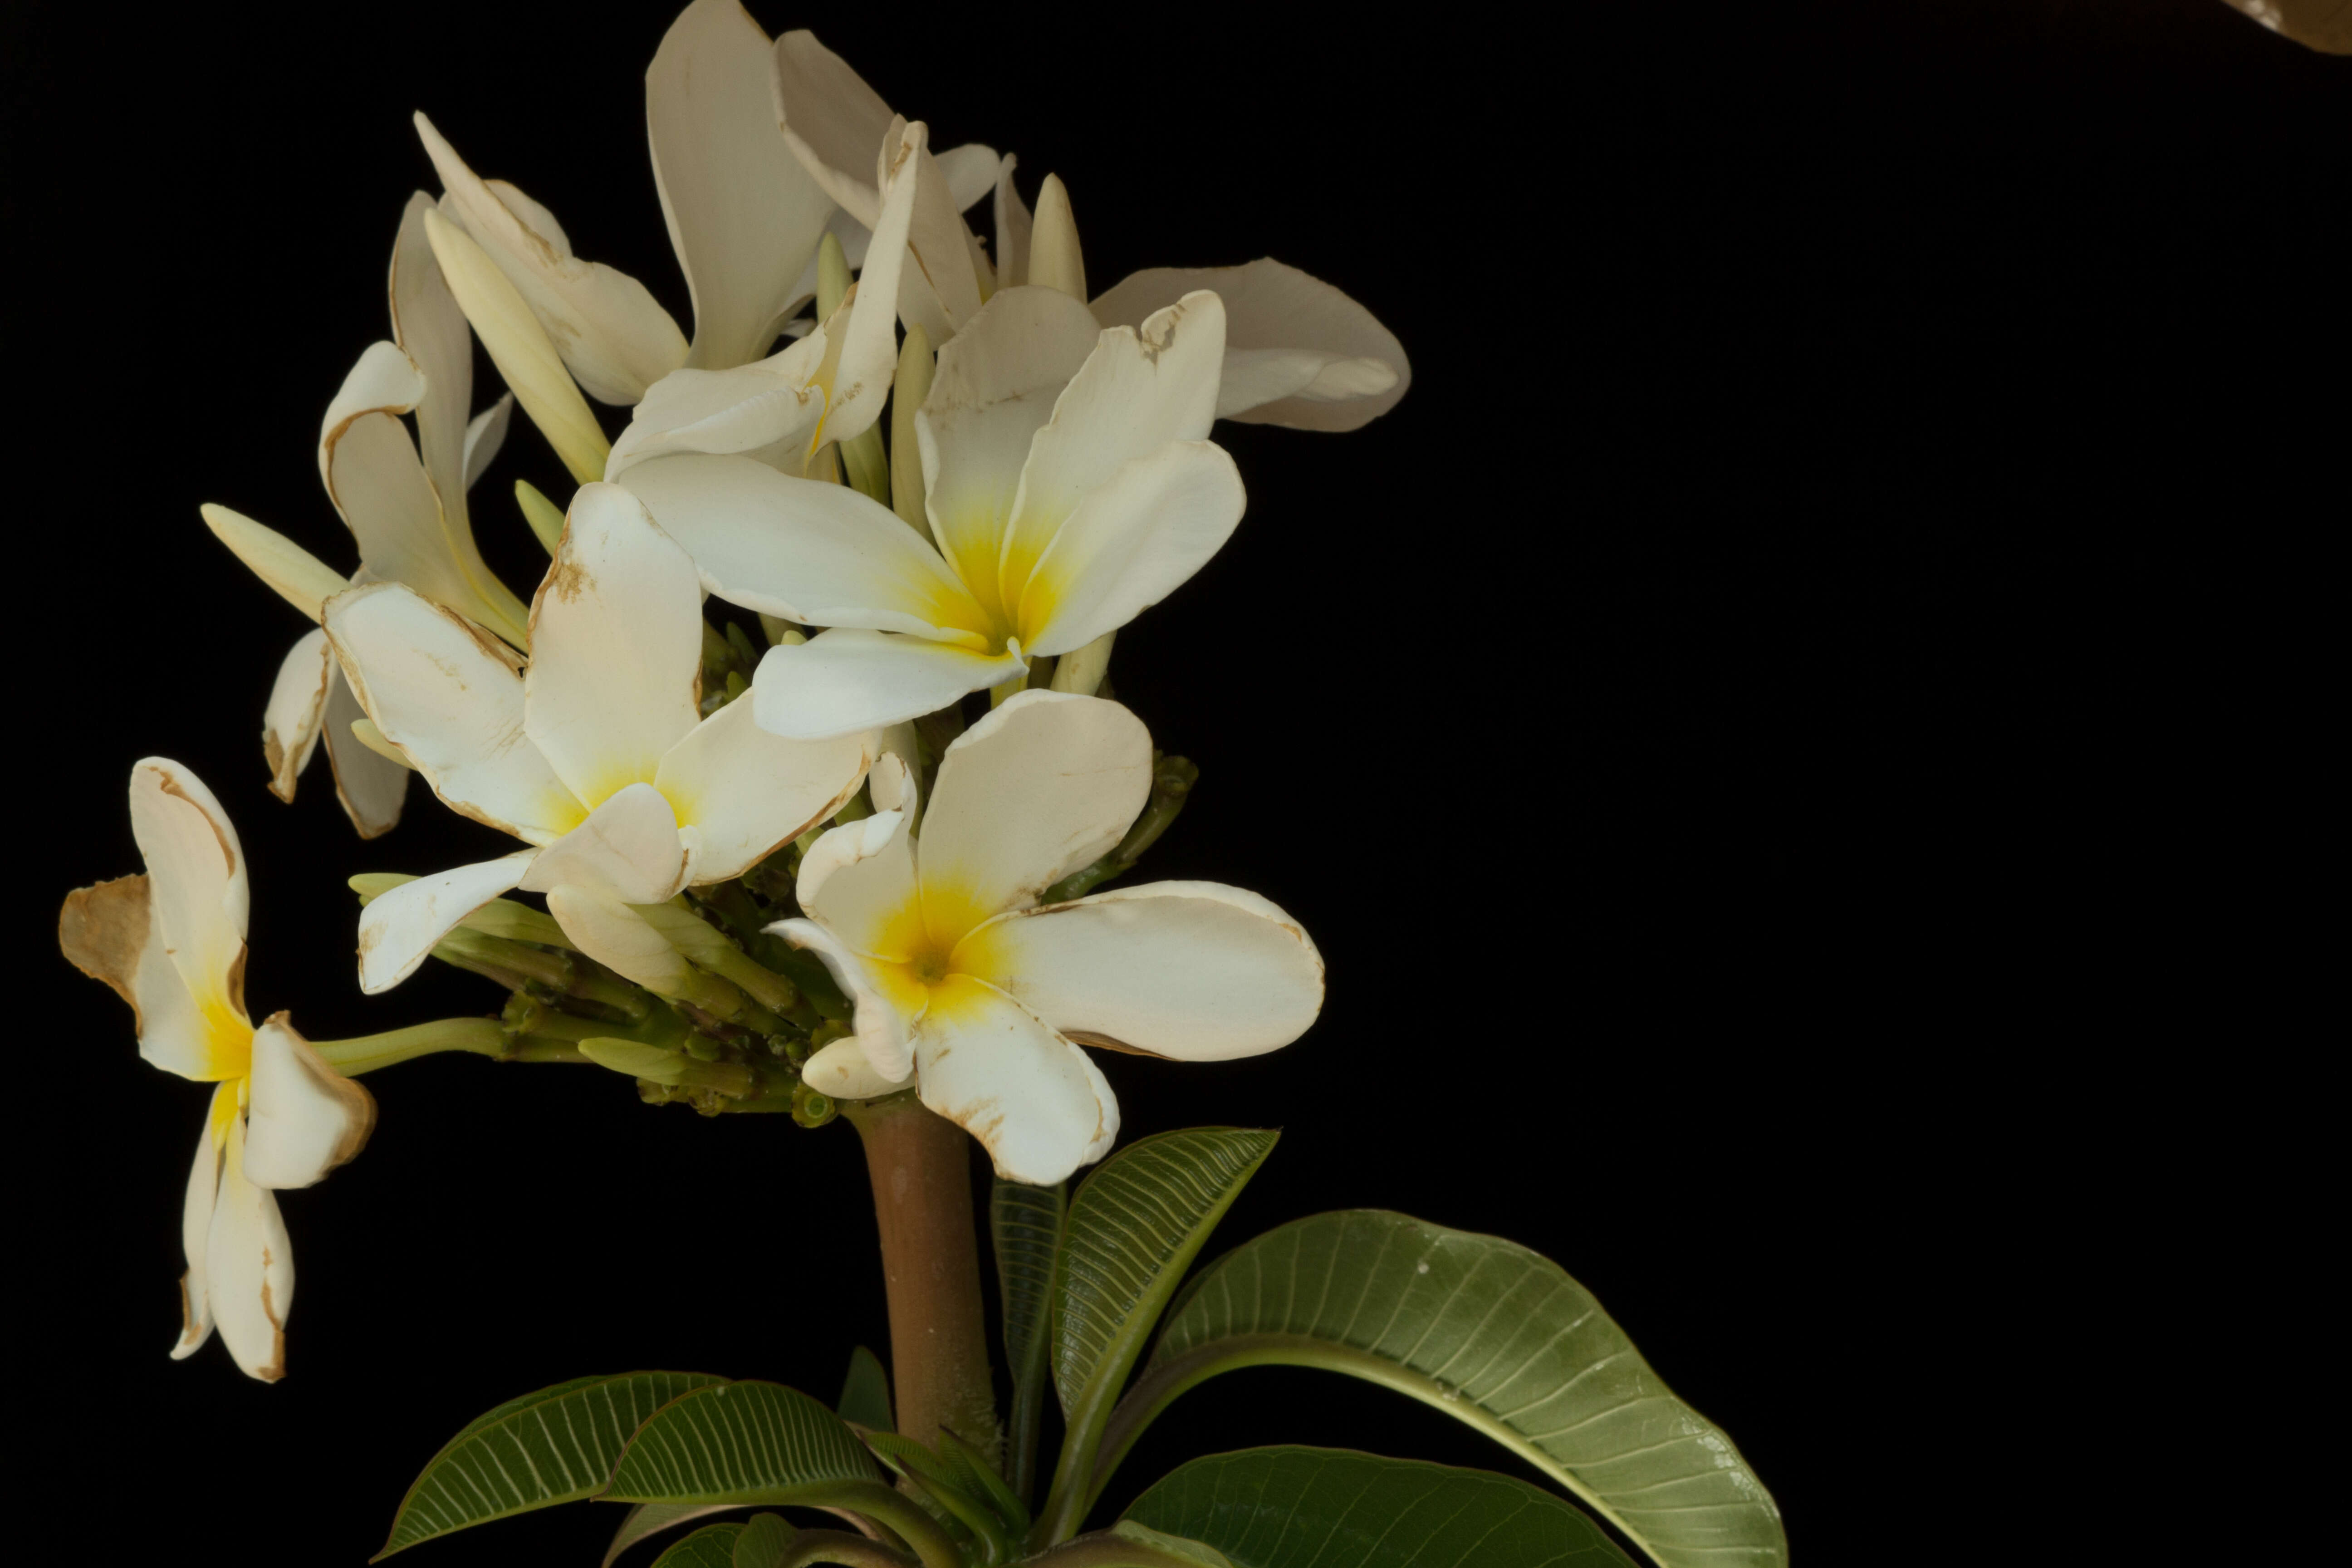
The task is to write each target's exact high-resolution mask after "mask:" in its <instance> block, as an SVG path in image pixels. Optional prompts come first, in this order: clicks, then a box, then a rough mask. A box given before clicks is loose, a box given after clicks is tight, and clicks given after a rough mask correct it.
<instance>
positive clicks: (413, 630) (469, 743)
mask: <svg viewBox="0 0 2352 1568" xmlns="http://www.w3.org/2000/svg"><path fill="white" fill-rule="evenodd" d="M327 637H328V639H329V641H331V643H332V644H333V645H334V648H335V654H336V657H337V658H339V659H340V660H341V664H342V670H343V676H344V679H347V680H349V681H350V682H351V683H352V694H353V695H354V696H356V697H357V698H358V699H359V702H360V706H361V707H362V708H364V709H365V710H367V715H368V717H369V718H370V719H372V720H373V721H375V727H376V728H377V729H379V730H381V731H383V736H384V739H385V740H387V741H389V742H392V743H393V744H394V745H395V746H397V747H399V748H400V750H401V751H402V752H403V753H404V754H405V755H406V756H407V758H408V760H409V761H410V762H411V763H415V765H416V771H417V772H419V773H423V774H424V775H425V783H427V784H431V785H432V786H433V789H434V793H435V794H436V795H439V796H440V797H441V798H442V799H443V800H444V801H446V802H447V803H448V805H450V806H451V808H452V809H454V810H457V811H458V812H462V813H463V814H464V815H466V816H470V817H472V818H474V819H475V820H476V821H477V822H484V823H488V825H489V826H492V827H496V828H499V829H500V830H502V831H504V832H507V833H511V834H513V835H514V836H515V837H518V838H524V839H528V840H530V842H532V843H534V844H544V843H547V842H549V841H550V840H551V839H553V838H554V837H557V836H558V835H560V834H562V833H565V832H568V831H569V830H570V829H571V828H572V827H573V826H577V825H578V824H579V822H580V821H581V819H582V818H583V817H584V816H587V807H586V806H584V805H582V804H581V803H580V801H579V799H578V797H576V796H575V795H572V792H571V791H570V790H569V789H567V788H565V787H564V784H563V782H562V780H561V779H559V778H557V777H556V775H555V771H554V769H552V768H551V767H550V766H549V765H548V763H547V759H546V758H545V757H542V756H541V755H540V752H539V748H538V747H536V746H534V745H532V744H531V742H530V737H529V736H527V735H526V734H525V733H524V732H523V683H522V678H521V677H520V676H519V675H517V674H516V673H515V670H514V667H513V666H512V665H511V664H509V663H508V662H507V661H508V659H509V658H510V657H511V656H510V655H509V654H507V653H506V652H505V651H504V649H503V648H501V647H499V646H498V645H497V644H494V643H493V642H491V641H490V639H489V638H488V637H487V636H485V635H484V634H483V633H482V632H480V631H478V629H476V628H475V627H474V626H471V625H470V624H468V623H467V622H466V621H465V620H463V619H461V618H460V617H458V616H454V615H452V614H450V613H449V612H448V611H447V610H445V609H443V608H442V607H441V606H440V605H436V604H434V603H433V602H432V601H431V600H429V599H426V598H425V597H424V596H423V595H419V594H416V593H415V592H413V591H411V590H410V589H408V588H406V587H404V586H403V585H402V584H398V583H371V584H367V585H365V586H363V587H359V588H353V589H352V590H351V591H350V592H349V593H345V594H339V595H336V596H335V597H334V598H332V599H331V600H329V601H328V602H327Z"/></svg>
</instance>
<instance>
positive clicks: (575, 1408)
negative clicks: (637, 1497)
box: [371, 1372, 724, 1561]
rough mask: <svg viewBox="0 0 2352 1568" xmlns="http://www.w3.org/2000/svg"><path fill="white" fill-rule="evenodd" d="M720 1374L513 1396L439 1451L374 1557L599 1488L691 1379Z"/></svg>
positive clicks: (632, 1377) (647, 1376)
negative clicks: (638, 1433) (643, 1427)
mask: <svg viewBox="0 0 2352 1568" xmlns="http://www.w3.org/2000/svg"><path fill="white" fill-rule="evenodd" d="M723 1383H724V1380H723V1379H720V1378H715V1377H707V1376H704V1375H703V1374H701V1373H691V1372H632V1373H622V1374H621V1375H620V1376H618V1377H575V1378H573V1379H572V1380H571V1381H570V1382H568V1383H559V1384H555V1385H554V1386H553V1387H551V1388H542V1389H541V1390H540V1391H539V1392H537V1393H536V1394H524V1395H523V1396H522V1397H520V1398H519V1399H510V1400H509V1401H507V1402H506V1403H505V1404H504V1405H499V1407H498V1408H496V1409H494V1410H491V1411H489V1412H488V1413H487V1414H485V1415H480V1416H478V1417H476V1418H475V1420H473V1421H472V1422H471V1423H469V1424H468V1425H467V1426H466V1428H465V1430H463V1431H461V1432H459V1433H458V1434H457V1436H455V1437H453V1438H451V1439H450V1440H449V1442H448V1443H447V1444H446V1445H445V1446H444V1447H443V1448H442V1449H441V1451H440V1452H439V1453H438V1454H436V1455H435V1456H434V1457H433V1459H432V1462H431V1463H429V1464H427V1465H426V1466H425V1469H424V1471H423V1473H421V1474H420V1475H418V1477H417V1478H416V1479H415V1482H414V1483H413V1484H412V1485H411V1486H410V1487H409V1489H408V1495H407V1496H406V1497H404V1498H403V1499H401V1501H400V1511H399V1512H398V1513H397V1514H395V1515H394V1518H393V1521H392V1534H391V1535H390V1537H388V1538H387V1539H386V1540H385V1542H384V1543H383V1551H381V1552H377V1553H376V1554H375V1557H374V1558H373V1559H371V1561H380V1560H382V1559H383V1558H385V1557H389V1556H391V1555H392V1554H393V1553H394V1552H404V1551H406V1550H407V1549H408V1548H409V1547H412V1546H414V1545H415V1544H416V1543H417V1542H420V1541H430V1540H431V1539H433V1537H435V1536H436V1535H446V1534H447V1533H448V1532H449V1531H453V1530H464V1529H466V1528H467V1526H469V1525H476V1524H481V1523H485V1522H487V1521H490V1520H493V1519H504V1518H506V1517H507V1516H508V1515H509V1514H516V1513H523V1512H527V1511H528V1510H531V1509H539V1508H547V1507H549V1506H551V1505H552V1504H555V1503H559V1502H572V1501H574V1500H577V1499H580V1498H584V1497H589V1496H592V1495H593V1494H594V1493H595V1492H597V1491H598V1490H599V1489H602V1488H603V1487H604V1483H605V1482H606V1481H607V1480H608V1479H611V1477H612V1474H613V1462H614V1459H616V1458H619V1457H620V1454H621V1450H622V1448H623V1447H624V1446H625V1445H626V1444H627V1442H628V1440H629V1435H630V1434H631V1433H633V1432H635V1430H636V1429H637V1427H638V1426H639V1425H640V1424H641V1423H643V1422H644V1421H645V1420H646V1418H647V1417H648V1416H650V1415H653V1413H654V1412H655V1411H656V1410H658V1409H660V1408H661V1407H662V1406H663V1405H666V1404H667V1403H668V1402H669V1401H670V1400H672V1399H675V1398H677V1396H678V1395H679V1394H684V1393H686V1392H688V1390H689V1389H699V1388H709V1387H711V1386H714V1385H721V1384H723Z"/></svg>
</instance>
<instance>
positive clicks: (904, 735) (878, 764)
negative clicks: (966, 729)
mask: <svg viewBox="0 0 2352 1568" xmlns="http://www.w3.org/2000/svg"><path fill="white" fill-rule="evenodd" d="M920 745H921V742H920V741H919V738H918V737H917V736H916V733H915V727H914V725H912V724H893V725H891V726H890V727H889V728H888V729H887V730H885V731H882V740H881V748H882V754H881V755H880V756H878V757H877V758H875V759H874V772H873V773H872V774H870V775H869V777H868V779H867V784H866V792H867V794H868V795H871V796H872V797H873V801H874V809H875V810H877V811H903V812H905V813H906V814H907V815H908V816H910V817H911V816H914V815H915V774H914V772H913V770H912V769H911V768H910V767H908V763H907V759H908V758H909V757H913V756H917V755H919V754H920V752H919V747H920Z"/></svg>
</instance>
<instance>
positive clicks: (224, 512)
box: [196, 501, 351, 621]
mask: <svg viewBox="0 0 2352 1568" xmlns="http://www.w3.org/2000/svg"><path fill="white" fill-rule="evenodd" d="M196 510H198V511H199V512H201V513H202V514H203V515H204V520H205V526H206V527H208V528H210V529H211V530H212V531H213V534H214V537H215V538H217V539H218V540H219V541H220V542H222V543H223V544H226V545H227V546H228V547H229V549H230V550H231V551H232V552H235V553H236V558H237V559H238V560H239V561H242V562H244V563H246V565H247V567H249V568H251V569H252V572H253V574H254V575H255V576H257V577H258V578H260V579H261V580H262V581H263V582H264V583H266V584H268V585H269V586H270V587H271V588H273V589H275V590H277V593H278V596H279V597H280V598H282V599H284V600H285V601H286V602H287V603H288V604H289V605H293V606H294V607H295V608H296V609H298V610H299V611H301V612H302V614H303V615H305V616H308V617H310V619H311V620H312V621H316V620H317V619H318V618H319V611H320V605H324V604H325V603H326V602H327V601H328V600H329V599H330V598H331V597H333V596H334V595H337V594H340V593H341V592H342V591H343V590H344V589H345V588H348V587H350V586H351V579H350V578H348V577H346V576H344V575H343V574H341V572H338V571H336V570H335V569H334V568H333V567H331V566H330V565H328V564H327V563H325V562H323V561H321V560H320V559H319V558H318V557H317V556H315V555H313V554H311V553H310V552H309V551H307V550H305V549H303V548H302V547H301V546H300V545H299V544H297V543H295V542H293V541H292V540H290V539H289V538H287V537H286V536H285V535H284V534H282V533H280V532H278V531H277V530H276V529H272V528H265V527H263V526H262V525H261V524H260V523H257V522H256V521H253V519H251V518H249V517H247V516H246V515H245V514H244V513H242V512H236V511H231V510H229V509H228V508H226V507H225V506H215V505H214V504H212V503H211V502H209V501H207V502H206V503H205V504H204V505H203V506H200V507H198V508H197V509H196Z"/></svg>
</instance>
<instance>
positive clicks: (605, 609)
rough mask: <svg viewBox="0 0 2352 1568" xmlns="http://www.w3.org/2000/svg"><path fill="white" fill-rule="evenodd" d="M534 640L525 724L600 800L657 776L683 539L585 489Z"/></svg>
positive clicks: (670, 698) (689, 722) (677, 635)
mask: <svg viewBox="0 0 2352 1568" xmlns="http://www.w3.org/2000/svg"><path fill="white" fill-rule="evenodd" d="M729 3H730V4H732V0H729ZM530 639H531V644H530V646H531V658H530V669H529V670H528V671H527V672H526V673H525V674H524V676H523V729H524V731H526V732H527V733H528V734H529V735H530V740H531V743H532V744H533V745H535V746H537V747H538V748H539V750H540V753H541V755H542V756H544V757H545V758H546V759H547V761H548V763H549V765H550V766H551V767H553V768H554V769H555V771H556V773H557V775H558V776H560V777H561V778H562V780H563V782H564V783H565V784H567V785H569V786H570V787H571V790H572V794H574V795H578V796H579V797H580V798H581V799H582V800H583V801H586V802H588V803H589V804H590V805H595V804H597V803H599V802H601V801H603V800H604V798H605V797H606V796H608V795H612V794H613V792H614V791H615V790H617V789H620V788H621V787H622V786H624V785H625V784H646V783H650V782H651V781H652V779H653V777H654V774H655V772H656V770H657V769H658V768H659V767H660V766H661V759H662V753H663V752H667V751H668V750H669V749H670V747H672V746H674V745H676V744H677V742H678V741H679V740H680V739H681V738H682V737H684V736H685V735H686V734H687V732H688V731H691V730H692V729H693V728H694V726H695V725H696V723H697V722H698V714H697V713H696V711H695V703H694V699H695V685H696V681H697V679H698V677H699V675H700V672H701V668H702V584H701V583H700V581H699V580H698V578H697V577H696V575H695V571H694V562H693V561H692V559H691V558H689V557H688V555H687V553H686V552H685V551H683V550H681V549H679V548H678V546H677V541H676V540H674V539H672V538H670V536H669V535H668V534H667V533H664V532H663V531H661V530H660V529H659V528H657V527H656V526H655V525H654V521H653V519H652V518H650V517H648V516H646V509H645V504H644V503H643V502H641V501H640V500H637V498H636V497H635V496H634V495H631V494H630V493H629V492H628V491H627V490H625V489H621V488H620V487H619V486H618V485H608V484H602V483H599V484H588V485H583V486H581V487H580V489H579V492H578V493H577V494H575V495H574V496H573V497H572V510H571V512H570V514H569V515H568V516H567V518H566V519H565V521H564V526H563V539H562V543H561V544H560V545H559V546H558V547H557V549H556V552H555V561H554V563H553V564H552V565H551V566H550V567H549V569H548V573H547V578H546V581H544V582H543V583H541V584H540V588H539V593H538V594H537V595H535V596H534V597H533V598H532V600H531V602H530ZM665 896H666V895H665ZM636 901H638V902H646V901H647V900H636Z"/></svg>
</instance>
